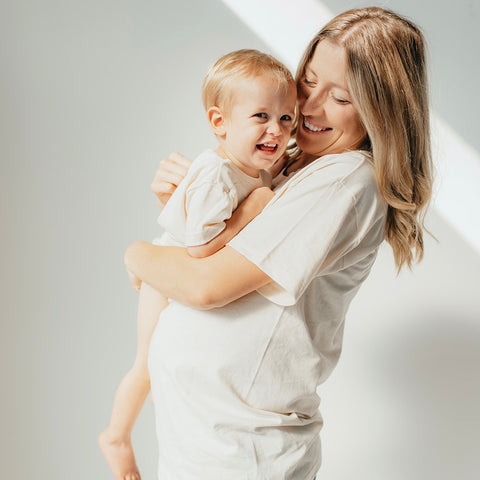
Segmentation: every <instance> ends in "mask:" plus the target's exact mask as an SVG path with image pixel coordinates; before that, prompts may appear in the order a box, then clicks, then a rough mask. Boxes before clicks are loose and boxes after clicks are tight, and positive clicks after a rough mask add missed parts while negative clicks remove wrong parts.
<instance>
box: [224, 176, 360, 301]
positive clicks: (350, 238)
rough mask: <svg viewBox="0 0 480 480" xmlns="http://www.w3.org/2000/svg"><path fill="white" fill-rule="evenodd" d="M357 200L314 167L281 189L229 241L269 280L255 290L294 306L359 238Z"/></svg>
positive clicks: (274, 299)
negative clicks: (296, 180)
mask: <svg viewBox="0 0 480 480" xmlns="http://www.w3.org/2000/svg"><path fill="white" fill-rule="evenodd" d="M357 203H358V198H357V196H356V194H355V193H354V192H352V191H351V190H350V189H348V188H346V187H345V185H344V184H343V183H342V181H341V180H338V181H332V177H331V176H329V175H328V174H326V172H325V171H324V170H318V171H314V172H313V173H312V174H310V175H308V176H307V177H306V178H303V179H302V180H301V181H300V182H297V183H296V184H295V185H294V187H292V188H285V189H284V190H283V191H281V192H279V193H278V194H277V195H276V196H275V197H274V200H273V201H272V202H271V203H270V204H269V205H268V206H267V207H266V208H265V210H264V211H263V212H262V213H261V214H260V215H259V216H258V217H256V218H255V219H254V220H253V221H252V222H250V223H249V224H248V225H247V226H246V227H245V228H244V229H243V230H242V231H241V232H240V233H239V234H238V235H237V236H236V237H235V238H234V239H232V240H231V242H229V245H230V246H231V247H232V248H234V249H235V250H237V251H238V252H239V253H241V254H242V255H243V256H245V257H246V258H247V259H248V260H250V261H251V262H252V263H254V264H255V265H257V266H258V267H259V268H260V269H261V270H263V271H264V272H265V273H266V274H267V275H268V276H269V277H270V278H271V279H272V282H271V283H270V284H268V285H267V286H265V287H263V288H261V289H259V290H258V291H259V293H261V294H262V295H264V296H266V297H267V298H269V299H270V300H271V301H273V302H275V303H277V304H280V305H293V304H295V303H296V302H297V300H298V299H299V298H300V296H301V295H302V294H303V292H304V291H305V289H306V288H307V286H308V285H309V284H310V282H311V281H312V280H313V278H314V277H316V276H318V275H322V274H324V273H327V272H329V271H332V269H336V268H341V262H342V261H343V259H344V255H345V254H346V253H347V252H348V251H349V250H351V249H352V248H353V247H354V246H355V245H356V244H357V243H358V236H359V228H358V218H357V210H356V207H357ZM360 203H362V204H364V203H365V204H368V202H360Z"/></svg>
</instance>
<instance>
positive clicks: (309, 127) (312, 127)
mask: <svg viewBox="0 0 480 480" xmlns="http://www.w3.org/2000/svg"><path fill="white" fill-rule="evenodd" d="M303 126H304V128H305V129H306V130H309V131H310V132H326V131H328V130H332V129H331V128H330V127H316V126H315V125H313V123H310V122H308V121H307V119H306V118H305V117H304V118H303Z"/></svg>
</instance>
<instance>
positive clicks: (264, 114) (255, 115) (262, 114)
mask: <svg viewBox="0 0 480 480" xmlns="http://www.w3.org/2000/svg"><path fill="white" fill-rule="evenodd" d="M253 116H254V117H258V118H265V119H266V118H268V117H267V114H266V113H264V112H260V113H255V114H254V115H253Z"/></svg>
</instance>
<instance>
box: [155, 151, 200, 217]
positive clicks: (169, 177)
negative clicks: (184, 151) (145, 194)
mask: <svg viewBox="0 0 480 480" xmlns="http://www.w3.org/2000/svg"><path fill="white" fill-rule="evenodd" d="M191 164H192V162H191V160H189V159H188V158H186V157H184V156H183V155H180V153H177V152H172V153H171V154H170V155H169V156H168V158H165V159H163V160H162V161H161V162H160V165H159V167H158V169H157V171H156V172H155V177H154V179H153V182H152V184H151V185H150V188H151V190H152V192H153V193H154V194H155V195H156V196H157V199H158V205H159V206H160V208H163V207H164V206H165V205H166V203H167V202H168V200H169V199H170V197H171V196H172V193H173V192H174V191H175V189H176V188H177V187H178V185H179V183H180V182H181V181H182V180H183V178H184V177H185V175H186V174H187V172H188V169H189V168H190V165H191Z"/></svg>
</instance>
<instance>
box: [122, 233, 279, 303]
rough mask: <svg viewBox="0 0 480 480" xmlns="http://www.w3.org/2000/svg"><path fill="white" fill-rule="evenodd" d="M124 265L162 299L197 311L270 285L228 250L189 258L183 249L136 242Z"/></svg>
mask: <svg viewBox="0 0 480 480" xmlns="http://www.w3.org/2000/svg"><path fill="white" fill-rule="evenodd" d="M125 265H126V267H127V270H129V271H131V272H133V273H134V274H135V275H136V276H137V277H139V278H140V279H141V280H142V282H146V283H148V284H149V285H151V286H152V287H153V288H155V289H156V290H158V291H159V292H160V293H162V294H163V295H165V296H166V297H168V298H172V299H174V300H177V301H178V302H181V303H184V304H186V305H190V306H193V307H196V308H201V309H210V308H215V307H221V306H223V305H226V304H228V303H230V302H232V301H234V300H236V299H238V298H240V297H243V296H244V295H247V294H248V293H250V292H253V291H254V290H256V289H257V288H260V287H262V286H264V285H266V284H267V283H269V282H270V281H271V279H270V278H269V277H268V275H266V274H265V273H264V272H263V271H262V270H260V269H259V268H258V267H257V266H256V265H255V264H253V263H251V262H250V261H249V260H247V259H246V258H245V257H244V256H242V255H241V254H240V253H238V252H237V251H236V250H234V249H233V248H231V247H225V248H222V249H221V250H219V251H218V252H217V253H215V254H213V255H211V256H209V257H206V258H193V257H191V256H190V255H189V254H188V252H187V250H186V249H184V248H179V247H160V246H156V245H152V244H150V243H147V242H141V241H140V242H135V243H133V244H132V245H130V246H129V247H128V249H127V251H126V252H125Z"/></svg>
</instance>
